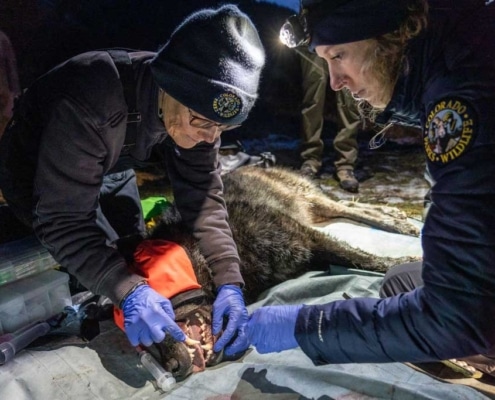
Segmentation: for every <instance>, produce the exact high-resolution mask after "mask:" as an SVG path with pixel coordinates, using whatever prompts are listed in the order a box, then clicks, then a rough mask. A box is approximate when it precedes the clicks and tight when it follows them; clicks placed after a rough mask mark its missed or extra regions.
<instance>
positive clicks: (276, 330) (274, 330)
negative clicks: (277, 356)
mask: <svg viewBox="0 0 495 400" xmlns="http://www.w3.org/2000/svg"><path fill="white" fill-rule="evenodd" d="M301 308H302V305H290V306H266V307H261V308H258V309H257V310H256V311H255V312H254V313H253V314H252V315H251V317H250V318H249V322H248V323H247V325H246V327H245V332H244V334H245V336H246V337H247V338H248V341H249V342H250V344H252V345H253V346H254V347H256V350H257V351H258V353H261V354H264V353H273V352H280V351H283V350H288V349H293V348H295V347H298V346H299V344H298V343H297V341H296V337H295V335H294V330H295V327H296V319H297V314H298V313H299V310H300V309H301Z"/></svg>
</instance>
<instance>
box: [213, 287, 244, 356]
mask: <svg viewBox="0 0 495 400" xmlns="http://www.w3.org/2000/svg"><path fill="white" fill-rule="evenodd" d="M224 316H226V317H227V318H228V322H227V327H226V328H225V330H224V331H223V333H222V336H221V337H220V339H218V341H217V342H216V343H215V346H214V347H213V351H215V352H219V351H221V350H222V349H223V348H224V347H225V346H226V345H227V343H229V342H230V340H231V339H232V338H233V337H234V335H235V333H236V332H238V333H241V332H242V331H241V330H240V329H241V328H242V327H243V326H244V325H245V324H246V323H247V321H248V312H247V310H246V305H245V304H244V297H243V295H242V289H241V288H240V287H238V286H236V285H222V286H220V287H219V288H218V294H217V298H216V299H215V302H214V303H213V322H212V328H213V334H214V335H218V333H219V332H220V330H221V329H222V326H223V317H224ZM241 340H242V338H241V337H240V336H238V338H237V339H236V340H235V341H234V343H233V344H232V345H231V346H229V347H227V348H226V349H225V353H226V354H227V355H232V354H234V353H237V352H239V351H243V350H246V349H247V347H248V346H247V345H248V343H247V341H246V340H244V342H245V343H246V345H245V347H244V348H242V349H239V342H240V341H241ZM232 347H234V348H236V349H237V350H236V351H232V350H231V348H232Z"/></svg>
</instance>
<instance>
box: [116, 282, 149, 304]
mask: <svg viewBox="0 0 495 400" xmlns="http://www.w3.org/2000/svg"><path fill="white" fill-rule="evenodd" d="M145 285H146V286H147V285H148V282H147V281H139V282H138V283H136V284H135V285H134V286H133V287H132V288H131V290H129V291H128V292H127V294H126V295H125V296H124V297H123V298H122V300H121V301H120V303H119V308H120V309H121V310H122V309H123V308H124V304H125V301H126V300H127V299H128V298H129V296H130V295H131V294H132V293H134V292H135V291H136V290H137V289H138V288H139V287H141V286H145Z"/></svg>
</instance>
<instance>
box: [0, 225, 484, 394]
mask: <svg viewBox="0 0 495 400" xmlns="http://www.w3.org/2000/svg"><path fill="white" fill-rule="evenodd" d="M319 229H322V230H323V231H325V232H327V233H329V234H334V235H337V236H339V237H340V238H341V239H345V240H348V241H349V242H351V244H352V242H356V238H359V244H360V245H361V246H362V247H364V248H365V249H367V250H373V251H376V252H378V253H382V254H390V255H397V256H399V255H404V254H418V252H420V247H419V239H417V238H409V237H405V236H399V235H393V234H389V233H384V232H381V231H377V230H375V229H370V228H365V227H360V226H356V225H354V224H347V223H341V222H339V223H337V224H332V225H331V226H327V227H322V228H321V227H320V228H319ZM383 235H386V236H385V237H386V240H384V236H383ZM389 235H393V236H389ZM392 246H393V247H392ZM381 279H382V275H380V274H376V273H370V272H365V271H358V270H349V269H346V268H342V267H338V266H332V267H331V268H329V271H323V272H311V273H307V274H305V275H304V276H302V277H300V278H298V279H294V280H290V281H287V282H284V283H283V284H281V285H278V286H277V287H275V288H273V289H271V290H270V291H268V292H266V293H264V294H263V295H262V296H261V297H260V300H259V301H258V302H257V303H255V304H253V305H251V306H250V307H249V309H250V310H253V309H255V308H256V307H259V306H260V305H263V304H287V303H307V304H309V303H322V302H328V301H333V300H337V299H342V297H343V294H344V293H346V294H347V295H349V296H352V297H356V296H377V293H378V292H377V290H378V287H379V284H380V281H381ZM102 328H103V329H102V332H101V333H100V335H98V336H97V337H96V338H94V339H93V340H92V341H91V342H89V343H81V342H78V341H77V340H74V341H72V342H71V341H70V340H67V339H66V340H62V341H60V340H59V341H54V342H53V343H48V344H46V345H44V346H38V347H35V348H29V349H27V350H24V351H22V352H20V353H19V354H18V355H17V356H16V357H15V359H14V360H13V361H11V362H10V363H8V364H5V365H3V366H0V399H16V400H23V399H26V400H27V399H29V400H36V399H40V400H41V399H43V400H44V399H48V398H50V399H54V400H58V399H60V400H67V399H78V400H82V399H91V400H92V399H161V398H166V399H195V400H203V399H208V400H223V399H253V400H254V399H256V400H258V399H346V400H349V399H400V400H407V399H429V400H433V399H437V400H449V399H470V400H478V399H487V398H490V397H488V396H486V395H485V394H483V393H481V392H480V391H477V390H475V389H473V388H471V387H468V386H465V385H460V384H455V383H454V384H451V383H445V382H442V381H441V380H438V379H434V378H433V377H431V376H429V375H427V374H425V373H423V372H420V371H418V370H417V369H415V368H412V367H411V366H408V365H405V364H401V363H391V364H342V365H327V366H319V367H315V366H314V365H313V364H312V363H311V361H310V360H309V359H308V358H307V357H306V356H305V355H304V353H302V351H301V350H300V349H294V350H289V351H285V352H282V353H278V354H269V355H260V354H258V353H257V352H256V351H255V350H250V351H249V352H248V353H247V354H246V355H245V356H244V357H243V358H242V359H240V360H238V361H236V362H230V363H222V364H220V365H218V366H216V367H214V368H211V369H208V370H207V371H205V372H202V373H199V374H196V375H193V376H191V377H189V378H188V379H186V380H185V381H184V382H182V383H179V384H177V385H176V387H175V388H174V389H173V390H172V391H170V392H168V393H164V392H162V391H160V390H159V389H157V388H156V385H155V383H154V380H153V378H152V376H151V375H150V374H149V373H148V372H147V371H146V370H144V369H143V368H142V367H141V365H140V362H139V359H138V357H137V354H136V352H135V350H134V349H133V348H132V347H131V346H130V344H129V343H128V341H127V339H126V338H125V336H124V334H123V333H122V332H121V331H120V330H119V329H118V328H116V327H115V326H114V325H113V324H112V323H111V322H108V323H104V324H103V325H102Z"/></svg>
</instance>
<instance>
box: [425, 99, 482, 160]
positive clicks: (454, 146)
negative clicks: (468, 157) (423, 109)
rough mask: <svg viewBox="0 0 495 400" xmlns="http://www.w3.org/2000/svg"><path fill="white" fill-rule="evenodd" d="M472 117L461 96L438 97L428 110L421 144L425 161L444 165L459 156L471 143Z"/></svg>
mask: <svg viewBox="0 0 495 400" xmlns="http://www.w3.org/2000/svg"><path fill="white" fill-rule="evenodd" d="M476 124H477V121H476V116H475V113H474V110H473V108H472V107H471V105H470V104H469V103H467V102H466V100H464V99H460V98H455V97H450V98H445V99H442V100H440V101H438V102H436V103H435V104H433V106H432V107H430V109H429V110H428V113H427V118H426V123H425V126H424V133H423V135H424V137H423V140H424V146H425V152H426V156H427V158H428V160H429V161H431V162H433V163H435V164H439V165H442V164H447V163H449V162H451V161H454V160H455V159H456V158H458V157H460V156H461V155H462V154H463V153H464V152H465V151H466V150H467V149H468V148H469V147H470V145H471V144H472V143H473V142H474V135H475V132H476Z"/></svg>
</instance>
